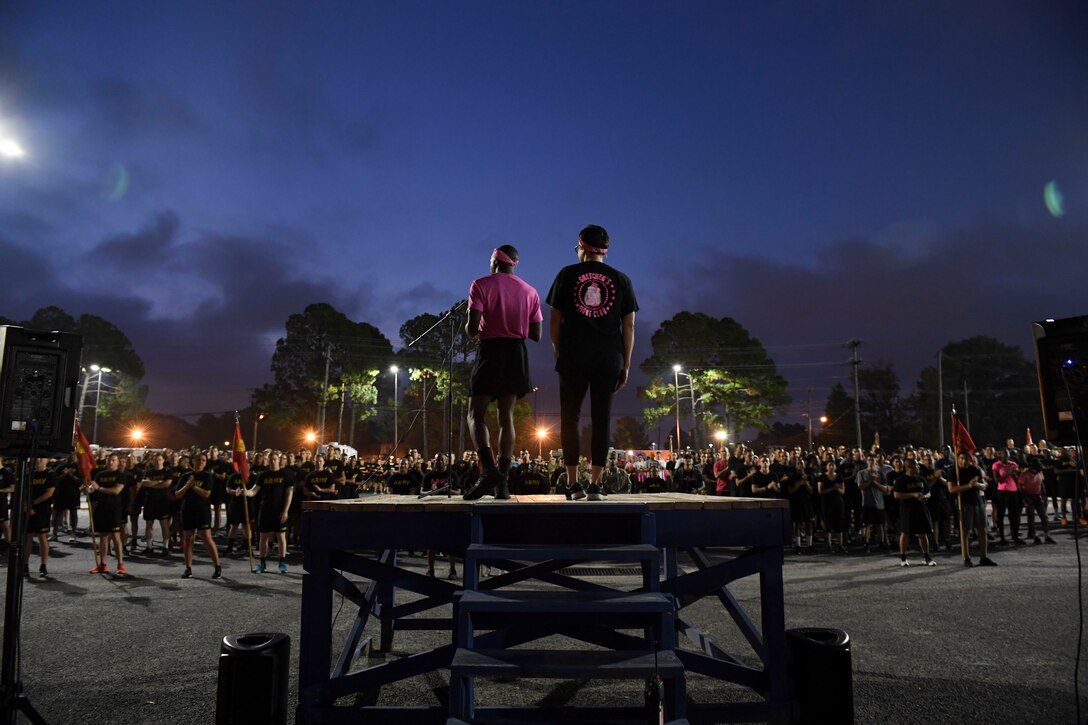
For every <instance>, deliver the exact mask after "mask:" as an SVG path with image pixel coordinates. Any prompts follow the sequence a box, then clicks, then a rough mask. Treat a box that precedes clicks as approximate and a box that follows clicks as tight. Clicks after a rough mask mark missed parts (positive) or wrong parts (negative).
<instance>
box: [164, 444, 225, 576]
mask: <svg viewBox="0 0 1088 725" xmlns="http://www.w3.org/2000/svg"><path fill="white" fill-rule="evenodd" d="M193 464H194V465H193V470H192V471H191V472H190V473H189V474H188V476H186V478H185V480H184V481H183V482H182V484H181V487H180V488H179V489H178V490H177V491H176V492H175V493H174V495H175V496H176V497H177V498H179V499H180V500H181V551H182V554H183V555H184V556H185V571H184V572H182V575H181V577H182V578H183V579H189V578H191V577H192V576H193V541H194V540H195V539H196V536H197V533H198V532H199V533H200V540H201V541H203V542H204V548H205V549H206V550H207V551H208V553H209V554H210V555H211V557H212V564H213V565H214V566H215V569H214V571H213V572H212V579H219V578H220V577H222V576H223V567H222V565H221V564H220V562H219V549H218V548H217V547H216V545H215V541H214V540H213V539H212V531H211V527H212V504H211V497H212V488H213V487H214V486H215V479H214V476H213V474H212V473H211V471H209V470H207V466H208V457H207V456H206V455H204V454H203V453H198V454H196V459H195V460H194V461H193Z"/></svg>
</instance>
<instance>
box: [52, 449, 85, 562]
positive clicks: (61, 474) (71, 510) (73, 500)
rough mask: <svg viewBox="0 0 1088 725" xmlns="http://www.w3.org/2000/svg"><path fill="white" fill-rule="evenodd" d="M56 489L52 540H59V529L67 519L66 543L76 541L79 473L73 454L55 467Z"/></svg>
mask: <svg viewBox="0 0 1088 725" xmlns="http://www.w3.org/2000/svg"><path fill="white" fill-rule="evenodd" d="M56 470H57V490H56V492H55V493H54V494H53V537H52V540H53V541H59V540H60V530H61V527H62V526H64V524H65V520H64V519H65V516H66V515H67V518H68V521H67V524H68V543H69V544H74V543H76V524H78V523H79V486H80V481H79V473H78V472H77V470H76V462H75V454H74V453H73V454H72V456H71V457H70V458H69V459H68V460H67V461H64V462H63V463H61V465H60V466H58V467H57V469H56Z"/></svg>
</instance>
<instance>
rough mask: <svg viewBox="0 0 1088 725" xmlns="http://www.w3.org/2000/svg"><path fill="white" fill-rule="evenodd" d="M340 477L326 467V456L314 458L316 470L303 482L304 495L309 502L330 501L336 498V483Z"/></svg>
mask: <svg viewBox="0 0 1088 725" xmlns="http://www.w3.org/2000/svg"><path fill="white" fill-rule="evenodd" d="M338 478H339V476H338V475H337V474H336V472H335V471H332V470H330V469H329V468H326V467H325V456H323V455H321V454H320V453H319V454H317V457H316V458H314V470H312V471H310V472H309V473H307V474H306V478H305V479H304V480H303V489H302V490H303V495H305V497H306V500H308V501H330V500H332V499H334V498H336V482H337V479H338Z"/></svg>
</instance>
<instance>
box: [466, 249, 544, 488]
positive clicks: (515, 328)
mask: <svg viewBox="0 0 1088 725" xmlns="http://www.w3.org/2000/svg"><path fill="white" fill-rule="evenodd" d="M517 265H518V250H517V249H516V248H514V246H513V245H511V244H504V245H502V246H501V247H497V248H496V249H495V250H494V251H493V252H492V253H491V274H490V275H488V276H486V277H481V278H480V279H478V280H476V281H475V282H473V283H472V286H471V287H470V288H469V293H468V322H467V323H466V324H465V332H466V333H467V334H468V335H469V337H471V338H473V339H475V340H479V347H478V348H477V349H476V363H475V365H474V366H473V368H472V379H471V382H470V384H469V395H470V397H469V402H468V405H469V415H468V430H469V434H470V435H471V436H472V443H473V445H475V446H476V450H477V453H478V454H479V457H480V466H481V468H482V469H483V472H482V473H481V474H480V477H479V479H477V481H476V483H475V484H474V485H473V486H471V487H470V488H468V490H466V491H465V495H464V498H465V499H466V500H469V501H472V500H475V499H478V498H481V497H483V496H486V495H487V494H489V493H491V494H494V495H495V498H503V499H506V498H510V493H509V488H508V484H507V480H508V477H509V475H510V466H511V465H512V463H513V458H514V403H515V402H517V399H518V398H522V397H524V396H525V395H526V394H527V393H530V392H532V390H533V384H532V381H531V380H530V378H529V356H528V353H527V352H526V350H525V339H526V338H529V339H530V340H533V341H534V342H536V341H539V340H540V338H541V336H542V335H543V332H544V326H543V321H544V317H543V315H542V314H541V312H540V296H539V295H538V294H537V292H536V290H535V289H533V287H532V285H530V284H528V283H527V282H525V281H523V280H522V279H521V278H519V277H518V276H517V275H515V274H514V268H515V267H517ZM492 402H496V403H497V404H498V408H499V455H498V461H497V462H496V460H495V455H494V453H493V451H492V450H491V438H490V434H489V432H488V430H487V419H486V416H487V409H488V407H489V406H490V405H491V403H492Z"/></svg>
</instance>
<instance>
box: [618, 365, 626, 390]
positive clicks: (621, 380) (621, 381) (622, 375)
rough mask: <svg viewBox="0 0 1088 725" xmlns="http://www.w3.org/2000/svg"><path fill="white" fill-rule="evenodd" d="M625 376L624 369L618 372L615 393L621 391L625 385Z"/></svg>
mask: <svg viewBox="0 0 1088 725" xmlns="http://www.w3.org/2000/svg"><path fill="white" fill-rule="evenodd" d="M627 374H628V371H627V369H626V368H624V369H623V370H620V375H619V380H617V381H616V391H619V390H622V389H623V386H625V385H627Z"/></svg>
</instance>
